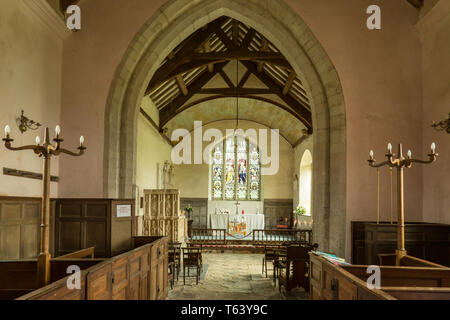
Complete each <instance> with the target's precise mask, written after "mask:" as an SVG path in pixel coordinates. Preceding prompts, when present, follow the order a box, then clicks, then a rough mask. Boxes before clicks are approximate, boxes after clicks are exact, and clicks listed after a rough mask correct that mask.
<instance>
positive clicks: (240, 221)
mask: <svg viewBox="0 0 450 320" xmlns="http://www.w3.org/2000/svg"><path fill="white" fill-rule="evenodd" d="M209 218H210V219H209V221H210V228H211V229H225V230H226V231H227V233H228V234H230V235H233V236H244V237H245V236H248V235H250V234H251V233H252V232H253V230H263V229H264V224H265V220H264V215H263V214H243V215H236V214H211V215H210V216H209Z"/></svg>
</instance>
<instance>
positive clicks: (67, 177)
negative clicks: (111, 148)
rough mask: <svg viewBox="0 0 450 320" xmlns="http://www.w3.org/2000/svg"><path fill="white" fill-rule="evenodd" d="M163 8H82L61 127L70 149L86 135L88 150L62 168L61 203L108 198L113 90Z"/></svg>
mask: <svg viewBox="0 0 450 320" xmlns="http://www.w3.org/2000/svg"><path fill="white" fill-rule="evenodd" d="M163 2H164V1H158V0H152V1H146V0H132V1H123V0H95V1H84V2H83V3H82V5H81V8H82V30H80V31H78V32H76V33H73V34H72V35H71V36H70V37H69V38H68V40H66V41H65V43H64V61H63V87H62V107H61V124H62V126H63V128H64V131H65V132H67V134H65V139H66V142H67V143H76V141H78V139H79V135H80V134H83V135H84V136H85V139H86V146H87V147H88V150H87V152H86V154H85V155H84V156H83V157H81V158H73V159H67V161H64V163H63V165H62V166H61V170H60V174H61V179H63V180H64V181H67V182H68V183H61V188H60V190H59V196H60V197H90V198H95V197H103V139H104V121H105V119H104V115H105V106H106V100H107V96H108V93H109V89H110V85H111V82H112V80H113V78H114V73H115V71H116V68H117V66H118V64H119V63H120V61H121V59H122V57H123V55H124V54H125V51H126V49H127V47H128V46H129V44H130V42H131V40H132V39H133V37H134V36H135V34H136V33H137V32H138V30H139V29H140V28H141V26H142V25H143V24H144V23H145V21H147V20H148V19H150V17H151V16H152V15H153V14H154V13H155V11H156V10H157V9H158V8H159V7H160V6H161V5H162V4H163ZM69 132H70V133H71V134H72V135H71V136H69ZM69 181H70V183H69Z"/></svg>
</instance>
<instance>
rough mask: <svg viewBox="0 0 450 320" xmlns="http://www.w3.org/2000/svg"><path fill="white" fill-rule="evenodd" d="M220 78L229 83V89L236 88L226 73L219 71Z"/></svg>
mask: <svg viewBox="0 0 450 320" xmlns="http://www.w3.org/2000/svg"><path fill="white" fill-rule="evenodd" d="M219 74H220V76H221V77H222V79H223V80H224V81H225V82H226V83H227V85H228V87H230V88H236V86H235V85H234V83H233V81H231V80H230V78H229V77H228V75H227V74H226V73H225V71H223V70H220V71H219Z"/></svg>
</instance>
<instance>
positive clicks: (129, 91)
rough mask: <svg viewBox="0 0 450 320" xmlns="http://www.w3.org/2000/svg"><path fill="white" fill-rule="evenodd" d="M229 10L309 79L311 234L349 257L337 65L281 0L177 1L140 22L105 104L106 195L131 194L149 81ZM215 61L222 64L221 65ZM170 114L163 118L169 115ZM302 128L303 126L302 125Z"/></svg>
mask: <svg viewBox="0 0 450 320" xmlns="http://www.w3.org/2000/svg"><path fill="white" fill-rule="evenodd" d="M224 16H225V17H229V18H233V19H235V20H237V21H240V22H242V23H244V24H246V25H247V26H250V27H251V28H252V29H254V30H257V32H259V33H260V34H262V35H263V36H264V37H265V38H266V39H267V40H268V41H270V42H271V43H272V44H274V46H275V47H276V48H278V49H279V51H280V53H282V55H283V56H284V57H285V58H286V60H287V61H288V62H289V64H290V66H291V67H292V69H293V71H294V72H295V74H296V75H297V76H298V78H299V79H300V80H301V83H302V84H303V85H304V89H305V92H307V94H308V97H310V101H309V105H310V107H311V114H310V117H311V118H310V126H311V128H312V129H313V131H314V134H313V138H314V154H315V165H314V169H313V180H314V190H313V193H314V201H313V207H314V209H313V211H314V214H315V217H316V218H315V223H314V229H313V232H314V237H315V241H317V242H319V243H320V244H321V248H322V249H323V250H331V251H333V252H336V253H337V254H340V255H344V252H345V241H346V215H345V212H346V130H345V128H346V125H345V103H344V97H343V94H342V88H341V84H340V80H339V77H338V74H337V71H336V70H335V68H334V66H333V64H332V62H331V61H330V59H329V58H328V56H327V54H326V52H325V51H324V49H323V48H322V46H321V45H320V43H319V42H318V41H317V39H316V38H315V37H314V35H313V34H312V32H311V31H310V30H309V28H308V26H307V25H306V24H305V23H304V21H303V20H302V19H301V18H300V17H299V16H298V15H296V14H295V13H293V12H292V11H291V10H290V9H289V7H288V5H287V4H286V3H285V2H284V1H282V0H277V1H269V2H264V3H256V2H253V1H246V0H237V1H221V0H216V1H206V0H203V1H196V2H192V1H191V2H186V1H182V0H172V1H168V2H167V3H166V4H165V5H164V6H163V7H162V8H161V9H160V10H159V11H158V13H157V14H156V15H155V16H154V17H152V18H151V19H150V20H149V21H148V22H147V23H146V24H145V25H144V26H143V27H142V28H141V30H140V31H139V32H138V33H137V35H136V37H135V39H134V40H133V42H132V43H131V45H130V47H129V48H128V50H127V52H126V54H125V56H124V57H123V60H122V62H121V64H120V66H119V67H118V69H117V71H116V75H115V78H114V80H113V82H112V85H111V89H110V93H109V98H108V102H107V108H106V115H105V116H106V117H105V119H106V120H105V152H104V159H105V160H104V161H105V171H104V190H105V196H107V197H117V196H119V197H131V196H132V195H133V184H134V181H135V179H136V134H137V132H136V123H137V118H138V115H139V105H140V103H141V101H142V98H143V97H144V95H145V94H146V93H147V89H148V87H149V83H150V81H151V80H152V79H153V78H154V76H155V75H156V72H157V71H158V69H159V68H160V67H161V65H162V64H163V63H164V61H165V60H166V58H167V57H168V56H169V55H170V54H171V52H173V51H174V50H175V49H176V48H177V46H178V45H179V44H180V43H182V42H183V41H184V40H185V39H187V38H188V37H189V36H191V35H192V34H194V33H195V32H196V31H198V30H200V29H201V28H203V27H204V26H206V25H207V24H208V23H211V22H213V21H215V20H217V19H219V18H221V17H224ZM175 21H176V23H174V22H175ZM225 41H226V40H225ZM220 58H226V59H228V58H229V57H220ZM274 59H275V58H274ZM218 65H219V67H220V63H218ZM244 65H246V66H249V67H250V69H251V68H252V66H250V63H248V61H244ZM214 68H216V67H214ZM255 68H256V70H254V69H253V70H252V72H253V73H259V71H258V69H257V68H258V67H257V66H256V67H255ZM213 71H214V70H213ZM260 80H261V81H262V82H263V83H265V82H266V81H263V80H262V79H260ZM265 80H267V79H265ZM286 80H287V79H286ZM175 81H177V80H176V79H175ZM178 81H179V80H178ZM267 83H268V82H267ZM284 85H286V84H284ZM275 89H276V90H281V93H280V94H281V95H283V91H284V90H283V89H284V87H282V86H280V85H279V86H278V87H275ZM188 90H190V89H188ZM182 91H184V93H183V95H184V96H185V97H184V98H187V96H188V95H189V92H188V94H187V95H186V94H185V93H186V90H185V89H182ZM331 109H332V110H333V112H331ZM302 110H304V108H303V109H300V108H299V109H297V110H296V112H297V115H298V116H299V118H301V119H302V120H303V123H304V124H305V122H306V123H308V120H307V117H306V114H305V113H302V112H303V111H302ZM161 115H165V113H161V114H160V120H161ZM165 117H166V116H163V117H162V118H163V119H162V120H163V122H164V121H166V120H167V119H168V118H165ZM298 129H299V130H300V131H301V130H302V129H303V128H302V127H300V128H298ZM308 129H309V128H308ZM293 130H296V128H293ZM331 169H332V170H331Z"/></svg>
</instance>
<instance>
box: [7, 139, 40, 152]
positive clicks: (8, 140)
mask: <svg viewBox="0 0 450 320" xmlns="http://www.w3.org/2000/svg"><path fill="white" fill-rule="evenodd" d="M3 141H4V142H5V148H6V149H8V150H11V151H22V150H33V151H34V153H36V154H41V153H43V152H44V148H43V147H42V146H38V145H27V146H22V147H13V146H11V142H12V141H14V140H12V139H3Z"/></svg>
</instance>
